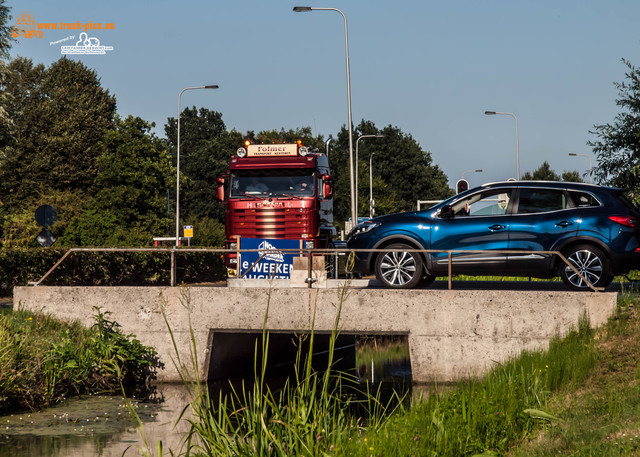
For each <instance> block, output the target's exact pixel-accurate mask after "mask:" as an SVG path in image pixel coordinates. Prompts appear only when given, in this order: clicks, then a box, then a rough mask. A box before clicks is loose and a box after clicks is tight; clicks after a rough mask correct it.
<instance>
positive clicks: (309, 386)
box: [143, 292, 640, 457]
mask: <svg viewBox="0 0 640 457" xmlns="http://www.w3.org/2000/svg"><path fill="white" fill-rule="evenodd" d="M638 301H639V300H638V294H637V292H634V293H629V292H627V293H624V294H622V296H621V299H620V301H619V309H618V312H617V314H616V316H615V317H614V318H612V319H611V320H610V322H609V324H608V325H607V326H605V327H604V328H601V329H598V330H594V329H591V328H590V325H589V322H588V320H587V319H586V317H585V318H583V319H582V320H581V321H580V322H579V324H578V326H577V328H576V329H575V330H573V331H571V332H569V333H568V334H567V335H566V336H564V337H562V338H560V337H556V338H554V339H553V340H552V341H551V342H550V345H549V348H548V350H545V351H525V352H523V353H522V354H521V355H520V356H519V357H517V358H515V359H513V360H511V361H508V362H506V363H503V364H500V365H498V366H497V367H496V368H495V369H493V370H492V371H491V372H490V373H488V374H487V375H486V376H485V377H484V378H482V379H469V380H466V381H463V382H460V383H458V384H456V385H451V386H435V387H434V388H433V389H432V390H431V391H430V392H429V393H428V395H424V396H420V397H419V398H414V400H413V402H412V403H411V404H410V405H407V404H406V403H402V402H395V403H393V404H394V405H395V406H394V407H386V405H385V404H383V403H382V402H381V400H380V397H379V396H378V395H376V393H375V392H373V393H371V392H370V393H365V395H364V399H365V400H364V401H363V403H361V404H360V407H358V408H353V406H354V405H355V404H356V402H355V401H354V400H353V398H354V397H348V396H346V397H345V395H344V392H345V389H344V388H345V386H346V385H348V382H347V381H348V377H347V376H345V375H344V374H342V373H338V372H336V371H334V370H332V369H331V366H329V370H327V371H325V372H315V371H313V370H312V369H311V368H310V365H309V364H308V363H307V362H308V357H309V354H299V356H298V360H297V363H298V367H299V368H300V370H299V376H297V377H296V378H295V379H291V380H289V382H287V383H286V385H285V386H284V388H283V389H282V390H277V391H273V390H271V389H270V388H269V386H268V385H267V384H266V383H265V379H264V369H265V365H264V363H266V361H265V360H264V358H263V359H262V360H263V362H262V364H257V365H256V366H255V383H254V385H253V387H249V388H248V389H246V390H244V389H239V390H237V391H234V392H233V393H232V394H231V395H230V396H227V397H220V399H217V401H214V400H216V399H212V398H211V397H210V396H209V394H208V392H207V391H206V390H203V389H202V388H201V385H200V383H197V382H195V379H194V377H193V376H192V374H190V373H192V371H191V370H189V369H186V367H187V364H181V367H182V369H183V371H182V373H183V375H184V377H183V380H184V382H185V385H186V386H187V388H188V389H189V390H190V392H191V394H192V396H191V413H192V416H191V417H190V419H189V421H190V424H191V432H190V433H189V435H188V437H185V448H184V449H183V450H182V451H181V453H180V454H179V455H193V456H213V455H246V456H249V455H307V456H320V455H323V456H324V455H344V456H352V455H363V456H378V455H380V456H382V455H384V456H403V457H404V456H412V455H438V456H479V455H486V456H489V455H493V456H497V455H512V456H520V455H541V456H552V455H553V456H559V455H637V451H638V449H639V448H640V442H638V436H637V435H638V429H639V425H640V420H639V419H638V417H640V415H638V413H639V412H640V400H638V398H637V386H638V379H639V377H640V370H638V364H637V360H636V357H635V354H637V351H638V349H640V338H638V335H639V334H640V315H638V312H637V311H636V308H635V306H636V305H637V303H638ZM268 344H269V336H268V333H266V332H265V333H264V335H263V339H262V345H261V346H260V345H258V346H257V347H256V354H258V353H260V352H261V351H262V352H264V351H265V348H266V346H267V345H268ZM194 349H195V348H194ZM258 359H259V358H256V360H258ZM191 360H192V363H194V361H195V358H193V355H192V359H191ZM156 452H157V453H158V454H157V455H158V456H159V455H162V450H161V446H159V447H158V448H157V449H156ZM143 453H144V454H145V455H147V456H152V455H154V451H153V450H151V449H146V450H143Z"/></svg>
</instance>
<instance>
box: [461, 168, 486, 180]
mask: <svg viewBox="0 0 640 457" xmlns="http://www.w3.org/2000/svg"><path fill="white" fill-rule="evenodd" d="M467 173H482V170H467V171H463V172H462V179H464V175H466V174H467Z"/></svg>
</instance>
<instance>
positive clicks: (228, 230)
mask: <svg viewBox="0 0 640 457" xmlns="http://www.w3.org/2000/svg"><path fill="white" fill-rule="evenodd" d="M217 196H218V199H219V200H220V201H222V202H224V203H225V204H226V210H225V235H226V247H227V248H228V249H237V248H238V241H240V243H241V240H242V238H258V239H289V240H300V241H301V242H303V243H304V247H306V248H326V247H328V246H329V245H330V242H331V240H332V239H333V238H334V237H335V234H336V230H335V228H334V226H333V198H332V197H333V182H332V178H331V173H330V170H329V160H328V159H327V156H326V155H324V154H322V153H319V152H316V151H311V150H310V149H309V148H307V147H305V146H302V145H301V144H300V142H298V143H293V144H261V145H258V144H250V143H246V144H245V147H241V148H239V149H238V150H237V151H236V155H235V156H234V157H232V158H231V162H230V164H229V170H228V171H227V173H226V174H225V175H224V176H223V177H222V178H219V179H218V193H217ZM301 246H302V244H301ZM241 247H242V244H240V248H241ZM226 261H227V272H228V274H229V276H230V277H234V276H237V275H238V264H237V258H236V256H235V254H229V255H227V259H226Z"/></svg>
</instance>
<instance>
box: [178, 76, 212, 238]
mask: <svg viewBox="0 0 640 457" xmlns="http://www.w3.org/2000/svg"><path fill="white" fill-rule="evenodd" d="M217 88H218V86H217V85H209V86H195V87H186V88H184V89H182V91H180V94H179V95H178V139H177V153H176V247H177V246H180V101H181V98H182V94H183V93H184V91H187V90H193V89H217Z"/></svg>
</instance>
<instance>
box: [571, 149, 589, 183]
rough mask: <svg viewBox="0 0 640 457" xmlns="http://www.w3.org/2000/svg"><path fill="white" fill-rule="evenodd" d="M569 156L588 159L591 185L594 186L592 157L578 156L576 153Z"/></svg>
mask: <svg viewBox="0 0 640 457" xmlns="http://www.w3.org/2000/svg"><path fill="white" fill-rule="evenodd" d="M569 155H570V156H572V157H586V158H587V159H589V183H590V184H593V174H592V171H593V166H592V165H591V156H588V155H586V154H576V153H575V152H570V153H569Z"/></svg>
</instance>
